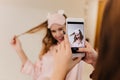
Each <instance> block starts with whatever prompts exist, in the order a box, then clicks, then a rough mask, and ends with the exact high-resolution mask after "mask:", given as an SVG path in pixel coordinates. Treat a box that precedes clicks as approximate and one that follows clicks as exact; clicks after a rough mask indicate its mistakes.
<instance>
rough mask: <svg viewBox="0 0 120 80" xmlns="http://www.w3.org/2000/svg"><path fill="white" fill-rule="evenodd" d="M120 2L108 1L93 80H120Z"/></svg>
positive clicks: (119, 0) (118, 0)
mask: <svg viewBox="0 0 120 80" xmlns="http://www.w3.org/2000/svg"><path fill="white" fill-rule="evenodd" d="M119 39H120V0H108V3H107V5H106V8H105V11H104V15H103V21H102V25H101V36H100V41H99V55H98V61H97V63H96V67H95V76H94V77H93V80H120V42H119Z"/></svg>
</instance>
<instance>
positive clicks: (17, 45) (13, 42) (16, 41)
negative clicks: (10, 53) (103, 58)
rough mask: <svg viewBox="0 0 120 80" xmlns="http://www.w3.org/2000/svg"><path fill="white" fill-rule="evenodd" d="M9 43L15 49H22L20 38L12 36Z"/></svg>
mask: <svg viewBox="0 0 120 80" xmlns="http://www.w3.org/2000/svg"><path fill="white" fill-rule="evenodd" d="M10 44H11V45H12V47H13V48H14V49H15V50H16V51H17V52H19V51H21V50H22V46H21V42H20V40H19V39H18V38H17V37H16V36H13V38H12V39H11V42H10Z"/></svg>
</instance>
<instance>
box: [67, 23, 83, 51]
mask: <svg viewBox="0 0 120 80" xmlns="http://www.w3.org/2000/svg"><path fill="white" fill-rule="evenodd" d="M67 33H68V38H69V42H70V45H71V49H72V52H73V53H78V52H77V50H78V48H80V47H84V46H85V45H84V40H85V36H84V22H67Z"/></svg>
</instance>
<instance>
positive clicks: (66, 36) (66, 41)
mask: <svg viewBox="0 0 120 80" xmlns="http://www.w3.org/2000/svg"><path fill="white" fill-rule="evenodd" d="M64 40H65V48H66V49H68V50H69V49H70V43H69V39H68V35H67V34H66V35H64Z"/></svg>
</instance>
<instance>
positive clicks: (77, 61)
mask: <svg viewBox="0 0 120 80" xmlns="http://www.w3.org/2000/svg"><path fill="white" fill-rule="evenodd" d="M80 61H81V57H77V58H75V59H74V60H73V64H72V65H73V66H72V67H74V66H75V65H76V64H77V63H79V62H80Z"/></svg>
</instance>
